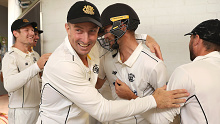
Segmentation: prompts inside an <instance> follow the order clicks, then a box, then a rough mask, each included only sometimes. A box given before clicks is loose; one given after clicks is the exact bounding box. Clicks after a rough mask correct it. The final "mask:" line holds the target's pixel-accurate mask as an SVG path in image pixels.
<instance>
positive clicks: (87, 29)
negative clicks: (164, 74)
mask: <svg viewBox="0 0 220 124" xmlns="http://www.w3.org/2000/svg"><path fill="white" fill-rule="evenodd" d="M100 27H101V20H100V14H99V11H98V9H97V8H96V6H95V5H93V4H92V3H90V2H87V1H79V2H76V3H75V4H74V5H73V6H72V7H71V8H70V10H69V12H68V15H67V23H66V24H65V28H66V31H67V34H68V36H67V37H66V38H65V41H64V42H63V43H62V44H61V45H60V46H59V47H58V48H57V49H56V50H55V51H54V52H53V54H52V55H51V56H50V58H49V60H48V61H47V64H46V66H45V68H44V73H43V78H42V91H41V93H42V97H41V104H40V119H39V121H38V122H39V123H40V122H41V124H64V123H66V124H88V123H89V114H90V115H91V116H93V117H94V118H96V119H97V120H99V121H101V122H105V121H109V120H114V119H118V118H123V117H127V116H131V115H135V114H137V113H142V112H145V111H147V110H149V109H151V108H155V107H159V108H164V107H167V106H172V104H171V103H170V99H167V98H165V97H164V95H165V96H166V95H170V92H166V91H164V90H163V89H158V90H157V91H156V92H155V94H154V95H153V96H148V97H145V98H137V99H135V100H131V101H108V100H106V99H104V98H103V97H102V95H101V94H99V92H98V91H97V89H96V88H95V83H96V81H97V77H98V72H99V52H100V51H99V49H98V46H97V45H98V44H97V42H96V39H97V36H98V31H99V28H100ZM164 92H165V93H164ZM160 94H163V95H160ZM155 99H156V101H157V102H156V101H155ZM167 101H169V102H167ZM164 102H165V104H162V103H164ZM121 110H123V111H121Z"/></svg>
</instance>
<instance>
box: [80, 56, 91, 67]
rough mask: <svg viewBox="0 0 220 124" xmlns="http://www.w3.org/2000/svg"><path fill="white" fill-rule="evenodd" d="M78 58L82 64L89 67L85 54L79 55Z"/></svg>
mask: <svg viewBox="0 0 220 124" xmlns="http://www.w3.org/2000/svg"><path fill="white" fill-rule="evenodd" d="M79 58H80V59H81V60H82V62H83V64H84V65H85V66H86V67H89V64H88V60H87V55H84V56H79Z"/></svg>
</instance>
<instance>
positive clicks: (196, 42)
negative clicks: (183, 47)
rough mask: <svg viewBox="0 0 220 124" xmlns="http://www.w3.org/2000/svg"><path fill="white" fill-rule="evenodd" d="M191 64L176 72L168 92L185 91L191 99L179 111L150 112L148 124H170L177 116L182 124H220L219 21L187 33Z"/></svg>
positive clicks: (200, 26)
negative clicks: (178, 115) (178, 89)
mask: <svg viewBox="0 0 220 124" xmlns="http://www.w3.org/2000/svg"><path fill="white" fill-rule="evenodd" d="M185 35H190V43H189V50H190V59H191V61H192V62H191V63H189V64H185V65H182V66H179V67H178V68H176V69H175V71H174V72H173V74H172V75H171V78H170V80H169V82H168V85H167V89H168V90H172V89H177V88H184V89H186V90H188V92H189V93H190V96H188V97H186V99H187V101H186V102H185V103H183V104H181V108H178V109H171V110H170V109H168V110H166V109H164V110H154V109H153V110H152V112H151V113H149V115H148V116H147V118H148V120H149V121H150V122H151V123H170V122H172V121H173V118H174V117H175V115H176V114H180V116H181V123H183V124H208V123H209V124H220V118H219V117H220V106H219V101H220V91H219V87H220V76H219V74H220V53H219V51H220V21H219V20H218V19H210V20H206V21H203V22H202V23H200V24H199V25H197V26H196V27H195V28H194V29H193V30H192V31H191V32H190V33H187V34H185Z"/></svg>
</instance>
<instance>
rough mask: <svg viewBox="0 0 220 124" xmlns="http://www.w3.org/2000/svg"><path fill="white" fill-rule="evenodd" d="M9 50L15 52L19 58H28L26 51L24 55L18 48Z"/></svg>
mask: <svg viewBox="0 0 220 124" xmlns="http://www.w3.org/2000/svg"><path fill="white" fill-rule="evenodd" d="M11 49H12V50H13V51H15V52H16V53H18V54H19V55H20V56H22V57H24V58H25V57H26V56H28V55H30V52H29V51H28V53H24V52H22V51H21V50H19V49H18V48H16V47H11Z"/></svg>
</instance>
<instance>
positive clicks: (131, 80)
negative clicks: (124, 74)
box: [128, 73, 135, 82]
mask: <svg viewBox="0 0 220 124" xmlns="http://www.w3.org/2000/svg"><path fill="white" fill-rule="evenodd" d="M134 79H135V76H134V74H132V73H129V74H128V80H129V81H130V82H134Z"/></svg>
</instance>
